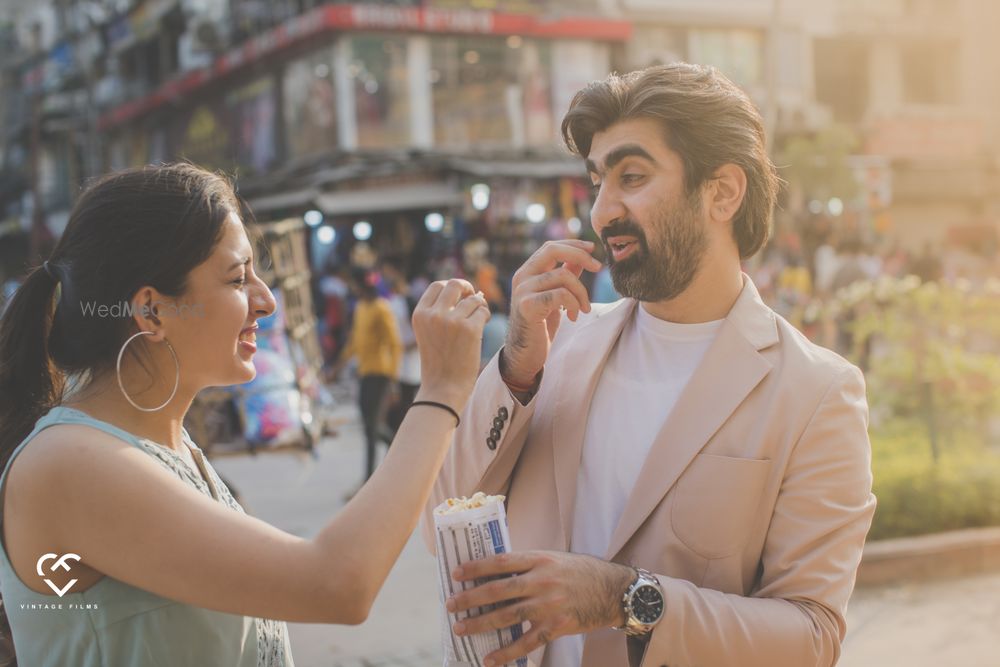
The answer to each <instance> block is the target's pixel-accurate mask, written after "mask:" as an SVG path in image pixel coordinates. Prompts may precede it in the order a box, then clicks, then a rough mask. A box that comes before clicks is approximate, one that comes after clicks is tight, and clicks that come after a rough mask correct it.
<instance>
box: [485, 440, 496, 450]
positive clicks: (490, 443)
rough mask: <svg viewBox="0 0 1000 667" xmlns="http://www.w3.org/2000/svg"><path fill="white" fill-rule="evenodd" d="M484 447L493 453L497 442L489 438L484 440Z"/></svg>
mask: <svg viewBox="0 0 1000 667" xmlns="http://www.w3.org/2000/svg"><path fill="white" fill-rule="evenodd" d="M486 446H487V447H489V448H490V451H493V450H494V449H496V448H497V441H496V440H494V439H493V438H489V439H487V440H486Z"/></svg>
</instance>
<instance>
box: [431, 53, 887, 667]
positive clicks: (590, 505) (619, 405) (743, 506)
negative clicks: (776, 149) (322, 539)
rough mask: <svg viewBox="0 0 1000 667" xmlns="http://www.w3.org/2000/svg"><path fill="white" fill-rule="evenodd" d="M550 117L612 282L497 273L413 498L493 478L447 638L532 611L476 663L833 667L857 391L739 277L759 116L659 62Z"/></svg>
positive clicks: (726, 85) (719, 83)
mask: <svg viewBox="0 0 1000 667" xmlns="http://www.w3.org/2000/svg"><path fill="white" fill-rule="evenodd" d="M562 127H563V136H564V138H565V141H566V143H567V145H568V146H569V147H570V149H571V150H574V151H575V152H577V153H578V154H579V155H580V156H581V157H583V158H585V160H586V164H587V169H588V170H589V172H590V175H591V178H592V181H593V183H594V189H595V194H596V200H595V202H594V205H593V209H592V211H591V224H592V226H593V228H594V231H595V232H596V233H597V235H598V237H599V238H600V239H601V240H602V241H603V243H604V246H605V249H606V251H607V253H608V257H609V259H608V261H609V264H610V265H611V271H612V278H613V280H614V286H615V289H616V290H617V291H618V292H619V293H620V294H622V295H623V296H624V297H626V298H624V299H622V300H620V301H617V302H615V303H612V304H604V305H598V304H595V305H593V306H591V304H590V303H589V300H588V297H587V293H586V291H585V290H584V288H583V285H582V284H581V283H580V281H579V276H580V275H581V272H582V271H584V270H587V271H596V270H598V269H599V268H600V265H599V262H597V261H596V260H595V259H594V258H593V257H592V256H591V255H590V251H591V250H592V246H591V245H590V244H588V243H584V242H580V241H560V242H550V243H547V244H546V245H544V246H543V247H542V248H541V249H539V250H538V251H537V252H536V253H535V254H534V255H533V256H532V257H531V258H529V259H528V261H527V262H526V263H525V264H524V265H523V266H522V267H521V268H520V270H519V271H518V272H517V274H516V275H515V278H514V287H513V296H512V315H511V322H510V333H509V335H508V336H507V341H506V344H505V346H504V348H503V349H502V350H501V351H500V353H499V354H498V355H497V357H495V358H494V359H493V360H492V361H491V362H490V365H489V366H487V368H486V369H485V370H484V372H483V374H482V375H481V376H480V379H479V381H478V383H477V385H476V390H475V392H474V394H473V396H472V399H471V400H470V401H469V404H468V406H467V407H466V410H465V414H464V415H463V416H462V423H461V428H460V430H459V431H458V434H457V436H456V441H455V444H454V446H453V447H452V450H451V452H450V453H449V456H448V458H447V459H446V461H445V463H444V467H443V468H442V472H441V475H440V477H439V479H438V481H437V484H436V486H435V492H434V496H433V497H432V499H431V501H430V504H429V507H432V506H434V505H435V504H436V503H439V502H440V501H442V500H443V499H444V498H447V497H449V496H454V495H468V494H470V493H472V492H474V491H484V492H486V493H502V494H506V495H507V512H508V519H509V524H510V534H511V542H512V545H513V547H514V549H515V552H514V553H511V554H507V555H503V556H499V557H496V558H493V559H489V560H485V561H478V562H474V563H469V564H466V565H464V566H463V567H462V568H460V569H461V571H460V572H456V573H454V576H455V578H456V579H458V580H460V581H462V582H464V583H463V588H464V591H463V592H462V593H459V594H457V595H456V596H454V597H453V598H451V599H450V600H448V601H447V606H448V608H449V609H450V610H452V611H462V610H465V609H471V608H475V607H477V606H480V605H489V604H497V607H496V608H495V609H494V610H493V611H490V612H488V613H485V614H483V615H480V616H477V617H471V618H467V619H464V620H463V621H461V622H459V623H456V626H455V630H456V632H458V633H459V634H463V635H464V634H471V633H476V632H481V631H485V630H489V629H491V628H498V627H505V626H509V625H511V624H514V623H518V622H523V621H527V622H528V624H529V625H528V626H527V627H526V632H525V633H524V635H523V637H521V639H519V640H518V641H517V642H515V643H514V644H512V645H511V646H510V647H508V648H507V649H505V650H501V651H498V652H496V653H494V654H493V655H492V656H491V660H490V661H489V662H487V664H491V663H492V664H493V665H499V664H503V663H506V662H508V661H511V660H513V659H514V658H515V657H517V656H520V655H525V654H530V655H529V663H530V664H533V665H539V664H541V665H544V666H545V667H576V666H577V665H583V666H584V667H617V666H619V665H626V664H632V665H640V664H641V665H642V666H643V667H660V666H661V665H670V666H671V667H683V666H694V665H698V666H701V667H712V666H717V665H738V666H740V667H756V666H760V667H765V666H766V667H774V666H776V665H779V666H780V665H788V666H794V667H806V666H809V665H824V666H829V665H832V664H834V663H835V662H836V660H837V658H838V655H839V653H840V642H841V641H842V639H843V637H844V633H845V622H844V615H845V610H846V607H847V601H848V598H849V596H850V593H851V590H852V588H853V585H854V578H855V571H856V568H857V566H858V563H859V561H860V558H861V549H862V545H863V543H864V539H865V534H866V533H867V531H868V528H869V525H870V523H871V518H872V514H873V512H874V505H875V500H874V497H873V496H872V495H871V472H870V445H869V442H868V436H867V405H866V402H865V388H864V381H863V379H862V376H861V374H860V372H859V371H858V370H857V369H856V368H854V367H853V366H851V365H850V364H848V363H847V362H846V361H844V360H843V359H841V358H840V357H838V356H837V355H835V354H833V353H832V352H829V351H827V350H824V349H821V348H819V347H817V346H815V345H812V344H811V343H810V342H809V341H808V340H806V339H805V338H804V337H803V336H802V335H801V334H800V333H799V332H797V331H795V330H794V329H793V328H792V327H791V326H790V325H789V324H788V323H787V322H785V321H784V320H782V319H781V318H780V317H778V316H777V315H775V313H774V312H773V311H771V309H770V308H768V307H767V306H765V305H764V303H763V302H762V301H761V300H760V298H759V296H758V294H757V291H756V289H755V288H754V286H753V284H752V283H751V282H750V280H749V278H748V277H747V276H745V275H743V274H742V272H741V270H740V261H741V259H745V258H747V257H750V256H751V255H753V254H754V253H755V252H756V251H757V250H758V249H760V247H761V246H762V245H763V244H764V242H765V240H766V237H767V233H768V226H769V221H770V216H771V210H772V206H773V203H774V198H775V193H776V190H777V182H778V181H777V177H776V175H775V170H774V167H773V165H772V164H771V163H770V161H769V160H768V158H767V154H766V152H765V149H764V136H763V127H762V123H761V119H760V116H759V114H758V112H757V111H756V109H755V108H754V107H753V105H752V104H751V103H750V101H749V100H748V99H747V97H746V95H745V94H744V93H743V92H742V91H740V90H739V89H738V88H736V87H735V86H734V85H733V84H732V83H731V82H729V81H728V80H727V79H725V78H724V77H723V76H722V75H720V74H719V73H717V72H716V71H715V70H713V69H711V68H705V67H699V66H695V65H688V64H674V65H668V66H657V67H652V68H649V69H647V70H643V71H641V72H634V73H632V74H629V75H626V76H618V75H612V76H610V77H608V78H607V79H606V80H604V81H600V82H596V83H593V84H591V85H589V86H588V87H587V88H585V89H584V90H583V91H581V92H580V93H578V94H577V96H576V97H575V98H574V100H573V103H572V104H571V107H570V109H569V111H568V113H567V115H566V118H565V119H564V121H563V126H562ZM561 311H565V312H561ZM426 523H427V524H429V523H430V522H429V521H428V522H426ZM425 531H426V532H427V533H429V530H428V529H426V528H425ZM426 536H427V537H428V538H430V535H429V534H427V535H426ZM635 568H641V570H643V571H641V572H640V571H638V570H637V569H635ZM504 574H517V575H519V576H516V577H510V578H502V579H497V580H493V581H490V582H489V583H485V584H483V585H481V586H479V587H474V586H475V583H476V582H475V581H474V580H480V581H482V580H483V578H485V577H495V576H497V575H504ZM626 603H627V604H626ZM617 628H622V629H617Z"/></svg>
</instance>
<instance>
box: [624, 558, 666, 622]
mask: <svg viewBox="0 0 1000 667" xmlns="http://www.w3.org/2000/svg"><path fill="white" fill-rule="evenodd" d="M635 571H636V575H637V576H636V579H635V581H633V582H632V585H631V586H629V587H628V590H626V591H625V595H623V596H622V607H623V608H624V610H625V625H623V626H621V627H619V628H615V629H616V630H621V631H623V632H624V633H625V634H627V635H628V636H629V637H641V636H644V635H648V634H649V633H650V632H652V631H653V628H655V627H656V624H657V623H659V622H660V619H661V618H663V612H664V611H665V610H666V603H665V601H664V599H663V588H662V587H661V586H660V582H659V581H657V579H656V577H654V576H653V575H652V574H651V573H650V572H647V571H646V570H643V569H641V568H635Z"/></svg>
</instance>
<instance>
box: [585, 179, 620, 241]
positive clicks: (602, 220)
mask: <svg viewBox="0 0 1000 667" xmlns="http://www.w3.org/2000/svg"><path fill="white" fill-rule="evenodd" d="M623 217H625V206H624V205H623V204H622V201H621V198H620V197H618V195H617V193H616V192H615V190H614V189H613V188H610V187H607V186H601V188H600V189H599V190H598V191H597V198H596V199H595V200H594V205H593V206H592V207H591V208H590V224H591V226H592V227H593V228H594V231H595V232H596V233H597V235H598V236H600V235H601V230H602V229H604V228H605V227H607V226H608V225H609V224H611V222H612V221H613V220H617V219H619V218H623Z"/></svg>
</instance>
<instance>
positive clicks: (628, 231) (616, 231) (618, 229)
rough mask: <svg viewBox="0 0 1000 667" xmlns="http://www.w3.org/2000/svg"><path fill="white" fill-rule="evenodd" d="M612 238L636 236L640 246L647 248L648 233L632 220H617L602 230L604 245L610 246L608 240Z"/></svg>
mask: <svg viewBox="0 0 1000 667" xmlns="http://www.w3.org/2000/svg"><path fill="white" fill-rule="evenodd" d="M612 236H634V237H635V238H636V239H637V240H638V241H639V245H640V246H642V247H646V233H645V232H643V231H642V227H640V226H639V225H638V224H637V223H635V222H633V221H632V220H616V221H615V222H612V223H611V224H610V225H608V226H607V227H605V228H604V229H602V230H601V240H602V241H604V245H605V246H607V245H608V239H609V238H611V237H612Z"/></svg>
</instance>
